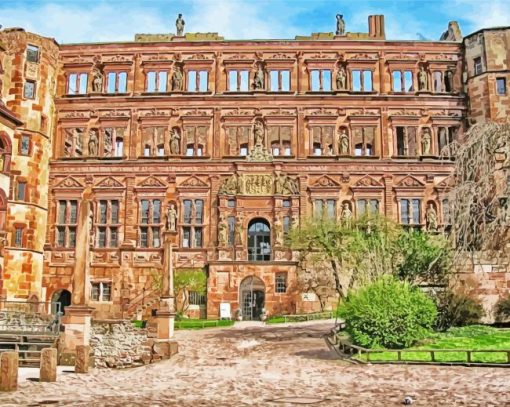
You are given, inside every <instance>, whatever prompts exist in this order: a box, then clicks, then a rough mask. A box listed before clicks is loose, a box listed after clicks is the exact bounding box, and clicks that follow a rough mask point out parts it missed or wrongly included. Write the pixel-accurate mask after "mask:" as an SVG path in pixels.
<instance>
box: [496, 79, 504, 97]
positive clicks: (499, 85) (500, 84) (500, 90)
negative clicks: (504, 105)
mask: <svg viewBox="0 0 510 407" xmlns="http://www.w3.org/2000/svg"><path fill="white" fill-rule="evenodd" d="M496 93H497V94H498V95H506V79H505V78H496Z"/></svg>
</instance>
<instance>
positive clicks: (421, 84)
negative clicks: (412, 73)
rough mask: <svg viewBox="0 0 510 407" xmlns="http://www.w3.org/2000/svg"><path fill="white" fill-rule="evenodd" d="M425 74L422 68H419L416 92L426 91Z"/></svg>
mask: <svg viewBox="0 0 510 407" xmlns="http://www.w3.org/2000/svg"><path fill="white" fill-rule="evenodd" d="M427 88H428V86H427V72H426V71H425V68H424V67H423V66H420V70H419V72H418V90H427Z"/></svg>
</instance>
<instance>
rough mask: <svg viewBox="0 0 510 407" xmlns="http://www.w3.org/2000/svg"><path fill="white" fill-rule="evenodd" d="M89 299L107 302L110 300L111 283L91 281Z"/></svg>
mask: <svg viewBox="0 0 510 407" xmlns="http://www.w3.org/2000/svg"><path fill="white" fill-rule="evenodd" d="M90 286H91V287H90V299H91V300H92V301H102V302H109V301H111V300H112V283H109V282H108V283H104V282H91V283H90Z"/></svg>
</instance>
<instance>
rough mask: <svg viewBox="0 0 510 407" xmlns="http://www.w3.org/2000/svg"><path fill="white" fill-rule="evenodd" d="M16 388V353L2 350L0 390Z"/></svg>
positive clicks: (13, 389)
mask: <svg viewBox="0 0 510 407" xmlns="http://www.w3.org/2000/svg"><path fill="white" fill-rule="evenodd" d="M17 389H18V353H17V352H3V353H2V354H1V356H0V391H16V390H17Z"/></svg>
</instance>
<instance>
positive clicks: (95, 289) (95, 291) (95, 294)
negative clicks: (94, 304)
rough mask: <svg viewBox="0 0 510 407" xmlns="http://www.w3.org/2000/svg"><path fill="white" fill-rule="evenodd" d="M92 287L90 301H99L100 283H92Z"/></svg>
mask: <svg viewBox="0 0 510 407" xmlns="http://www.w3.org/2000/svg"><path fill="white" fill-rule="evenodd" d="M90 285H91V290H90V299H91V300H92V301H99V293H100V292H101V286H100V283H90Z"/></svg>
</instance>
